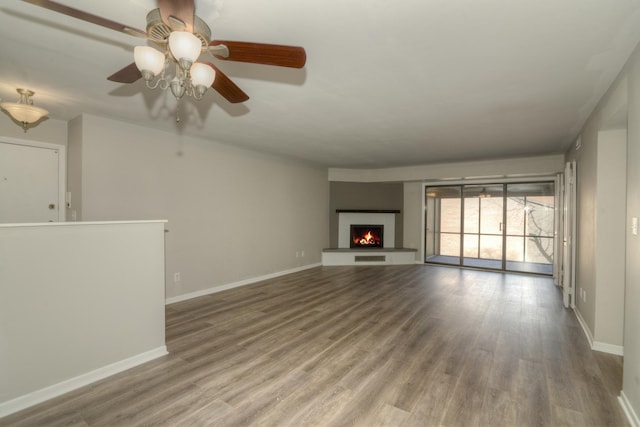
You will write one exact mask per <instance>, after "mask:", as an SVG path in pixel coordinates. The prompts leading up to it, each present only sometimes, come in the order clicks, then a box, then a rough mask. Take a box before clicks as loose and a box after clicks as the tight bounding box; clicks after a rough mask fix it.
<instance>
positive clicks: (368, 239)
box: [353, 231, 377, 246]
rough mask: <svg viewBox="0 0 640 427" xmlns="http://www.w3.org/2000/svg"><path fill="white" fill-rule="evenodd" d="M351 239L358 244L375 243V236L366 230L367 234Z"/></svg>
mask: <svg viewBox="0 0 640 427" xmlns="http://www.w3.org/2000/svg"><path fill="white" fill-rule="evenodd" d="M353 241H354V243H356V244H358V245H360V246H371V245H375V244H377V241H376V238H375V236H374V235H373V234H371V231H367V234H365V235H364V236H362V237H356V238H354V239H353Z"/></svg>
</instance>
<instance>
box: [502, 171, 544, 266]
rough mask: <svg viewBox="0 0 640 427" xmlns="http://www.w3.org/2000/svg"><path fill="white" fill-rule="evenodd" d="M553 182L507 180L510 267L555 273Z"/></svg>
mask: <svg viewBox="0 0 640 427" xmlns="http://www.w3.org/2000/svg"><path fill="white" fill-rule="evenodd" d="M554 207H555V188H554V183H553V182H537V183H517V184H507V215H506V217H507V238H506V242H507V247H506V251H507V255H506V259H507V270H513V271H523V272H529V273H542V274H552V273H553V249H554V235H553V233H554Z"/></svg>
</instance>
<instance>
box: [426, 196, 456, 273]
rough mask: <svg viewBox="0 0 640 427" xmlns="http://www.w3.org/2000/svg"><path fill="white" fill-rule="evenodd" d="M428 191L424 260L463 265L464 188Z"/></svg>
mask: <svg viewBox="0 0 640 427" xmlns="http://www.w3.org/2000/svg"><path fill="white" fill-rule="evenodd" d="M425 191H426V195H425V196H426V197H425V204H426V206H425V211H426V214H425V215H426V218H425V224H426V236H425V239H426V240H425V249H426V250H425V261H427V262H437V263H441V264H454V265H460V250H461V244H462V241H461V237H462V234H461V232H460V229H461V223H462V198H461V188H460V186H451V187H426V190H425Z"/></svg>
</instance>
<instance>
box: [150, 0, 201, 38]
mask: <svg viewBox="0 0 640 427" xmlns="http://www.w3.org/2000/svg"><path fill="white" fill-rule="evenodd" d="M158 8H159V9H160V16H161V17H162V22H164V23H165V24H167V25H168V26H169V27H170V28H171V29H172V30H174V31H175V30H180V31H189V32H193V15H194V13H195V7H194V4H193V0H158ZM176 20H177V21H178V22H180V23H181V24H184V28H175V27H176V22H175V21H176ZM179 26H180V27H182V25H179Z"/></svg>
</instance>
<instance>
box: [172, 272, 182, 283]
mask: <svg viewBox="0 0 640 427" xmlns="http://www.w3.org/2000/svg"><path fill="white" fill-rule="evenodd" d="M180 280H182V278H181V277H180V273H173V283H178V282H179V281H180Z"/></svg>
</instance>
